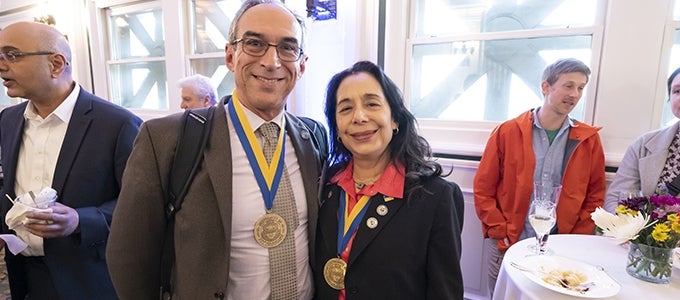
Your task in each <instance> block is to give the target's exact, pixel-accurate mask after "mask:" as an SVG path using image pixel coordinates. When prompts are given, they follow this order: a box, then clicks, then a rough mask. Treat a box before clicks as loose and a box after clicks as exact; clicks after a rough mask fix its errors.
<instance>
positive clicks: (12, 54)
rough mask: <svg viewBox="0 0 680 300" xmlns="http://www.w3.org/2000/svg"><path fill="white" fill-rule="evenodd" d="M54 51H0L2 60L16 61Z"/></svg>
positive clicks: (0, 59) (50, 53) (49, 53)
mask: <svg viewBox="0 0 680 300" xmlns="http://www.w3.org/2000/svg"><path fill="white" fill-rule="evenodd" d="M52 54H54V52H49V51H38V52H19V51H7V52H0V61H10V62H15V61H17V58H20V57H24V56H32V55H52Z"/></svg>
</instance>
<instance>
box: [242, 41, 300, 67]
mask: <svg viewBox="0 0 680 300" xmlns="http://www.w3.org/2000/svg"><path fill="white" fill-rule="evenodd" d="M238 43H241V44H243V51H244V52H245V53H246V54H249V55H252V56H256V57H261V56H264V54H265V53H267V50H269V47H274V48H276V53H277V54H278V55H279V59H281V60H282V61H286V62H294V61H297V60H298V59H300V57H302V53H303V52H302V49H301V48H300V46H298V45H297V44H296V43H291V42H281V43H278V44H272V43H268V42H265V41H263V40H261V39H256V38H249V37H244V38H240V39H238V40H235V41H234V42H233V43H232V44H233V45H236V44H238Z"/></svg>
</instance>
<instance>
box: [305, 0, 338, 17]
mask: <svg viewBox="0 0 680 300" xmlns="http://www.w3.org/2000/svg"><path fill="white" fill-rule="evenodd" d="M307 9H308V17H310V18H312V19H313V20H316V21H323V20H334V19H337V6H336V0H313V1H309V0H308V1H307Z"/></svg>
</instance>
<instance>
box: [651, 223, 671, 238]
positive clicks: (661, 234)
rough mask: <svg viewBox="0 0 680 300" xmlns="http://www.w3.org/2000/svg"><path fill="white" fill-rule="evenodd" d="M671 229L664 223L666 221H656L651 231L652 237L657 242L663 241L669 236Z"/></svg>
mask: <svg viewBox="0 0 680 300" xmlns="http://www.w3.org/2000/svg"><path fill="white" fill-rule="evenodd" d="M670 231H671V229H670V227H668V225H666V223H657V224H656V225H654V231H652V238H654V240H655V241H657V242H661V243H663V242H665V241H666V240H667V239H668V238H669V236H668V234H669V233H670Z"/></svg>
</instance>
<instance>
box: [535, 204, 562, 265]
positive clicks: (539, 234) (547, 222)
mask: <svg viewBox="0 0 680 300" xmlns="http://www.w3.org/2000/svg"><path fill="white" fill-rule="evenodd" d="M556 207H557V206H556V205H555V203H553V202H550V201H537V200H534V201H533V202H531V207H530V208H529V223H531V227H533V228H534V231H535V232H536V245H535V246H532V247H531V248H532V249H533V250H534V252H535V253H536V254H538V255H542V254H549V253H550V250H549V249H548V248H547V247H546V246H545V244H546V243H548V236H549V235H550V230H551V229H552V228H553V227H554V226H555V222H556V219H557V217H556V212H555V211H556Z"/></svg>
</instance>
